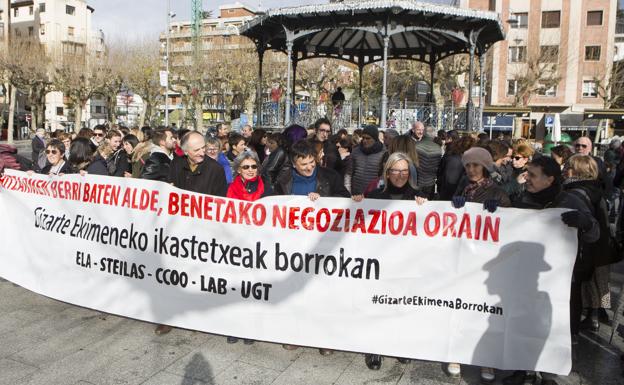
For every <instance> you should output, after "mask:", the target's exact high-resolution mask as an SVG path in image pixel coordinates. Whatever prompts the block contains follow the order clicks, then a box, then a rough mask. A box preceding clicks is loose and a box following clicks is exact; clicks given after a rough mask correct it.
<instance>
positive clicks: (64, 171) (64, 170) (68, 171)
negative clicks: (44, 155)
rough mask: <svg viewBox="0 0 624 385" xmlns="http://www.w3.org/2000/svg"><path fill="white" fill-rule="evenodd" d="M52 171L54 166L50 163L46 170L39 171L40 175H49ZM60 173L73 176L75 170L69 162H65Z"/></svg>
mask: <svg viewBox="0 0 624 385" xmlns="http://www.w3.org/2000/svg"><path fill="white" fill-rule="evenodd" d="M51 169H52V165H51V164H49V163H48V164H47V165H46V166H45V167H44V168H42V169H41V171H39V174H44V175H48V174H49V173H50V170H51ZM58 173H59V174H73V173H74V170H73V169H72V167H71V165H70V164H69V162H68V161H65V164H63V166H62V167H61V169H60V170H59V172H58Z"/></svg>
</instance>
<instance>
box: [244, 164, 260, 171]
mask: <svg viewBox="0 0 624 385" xmlns="http://www.w3.org/2000/svg"><path fill="white" fill-rule="evenodd" d="M240 168H242V169H243V170H249V169H252V170H255V169H257V168H258V165H257V164H246V165H244V166H240Z"/></svg>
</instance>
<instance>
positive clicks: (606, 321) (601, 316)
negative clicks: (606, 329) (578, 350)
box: [598, 308, 611, 325]
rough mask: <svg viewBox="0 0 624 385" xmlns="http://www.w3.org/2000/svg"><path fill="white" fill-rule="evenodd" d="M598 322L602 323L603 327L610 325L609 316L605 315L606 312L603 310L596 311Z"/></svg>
mask: <svg viewBox="0 0 624 385" xmlns="http://www.w3.org/2000/svg"><path fill="white" fill-rule="evenodd" d="M598 322H600V323H603V324H605V325H611V320H610V319H609V314H607V311H606V310H605V309H603V308H600V309H598Z"/></svg>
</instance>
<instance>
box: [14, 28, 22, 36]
mask: <svg viewBox="0 0 624 385" xmlns="http://www.w3.org/2000/svg"><path fill="white" fill-rule="evenodd" d="M15 36H17V37H20V36H22V31H20V30H19V29H18V28H15Z"/></svg>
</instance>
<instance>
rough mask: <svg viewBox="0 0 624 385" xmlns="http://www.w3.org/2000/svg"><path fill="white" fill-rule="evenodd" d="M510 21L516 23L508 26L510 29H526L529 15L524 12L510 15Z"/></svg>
mask: <svg viewBox="0 0 624 385" xmlns="http://www.w3.org/2000/svg"><path fill="white" fill-rule="evenodd" d="M511 19H512V20H515V21H516V22H515V23H510V24H509V26H510V27H511V28H519V29H526V28H528V27H529V14H528V13H526V12H522V13H512V14H511Z"/></svg>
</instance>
